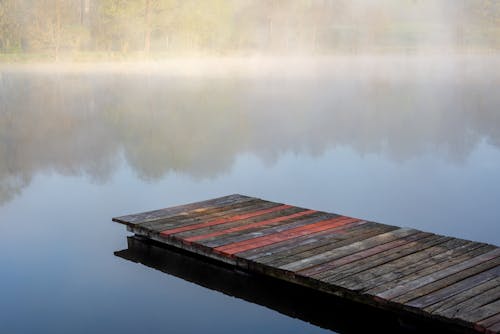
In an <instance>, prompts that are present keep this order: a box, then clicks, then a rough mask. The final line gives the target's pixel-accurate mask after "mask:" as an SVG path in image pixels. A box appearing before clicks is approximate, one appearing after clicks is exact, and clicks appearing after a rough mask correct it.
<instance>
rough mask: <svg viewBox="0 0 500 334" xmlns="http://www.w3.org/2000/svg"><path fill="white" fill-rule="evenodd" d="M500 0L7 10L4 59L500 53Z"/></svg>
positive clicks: (87, 0)
mask: <svg viewBox="0 0 500 334" xmlns="http://www.w3.org/2000/svg"><path fill="white" fill-rule="evenodd" d="M499 26H500V1H498V0H475V1H468V0H461V1H457V0H439V1H432V0H381V1H377V2H366V1H361V0H352V1H347V0H203V1H197V0H1V1H0V52H1V53H42V54H48V55H52V56H55V57H56V58H57V57H58V56H59V55H60V54H62V53H68V52H103V53H107V54H111V53H120V54H128V53H133V52H140V53H144V54H148V53H151V52H162V53H167V54H168V53H170V54H179V53H189V52H207V53H216V54H227V53H235V52H236V53H252V52H287V53H290V52H307V53H310V52H329V51H334V50H346V51H357V50H363V49H373V48H378V49H391V48H398V49H402V48H406V49H415V48H418V47H421V46H424V47H432V48H436V47H443V46H449V45H452V46H453V47H470V48H486V49H492V48H493V49H498V48H499V45H500V32H499V30H500V28H499Z"/></svg>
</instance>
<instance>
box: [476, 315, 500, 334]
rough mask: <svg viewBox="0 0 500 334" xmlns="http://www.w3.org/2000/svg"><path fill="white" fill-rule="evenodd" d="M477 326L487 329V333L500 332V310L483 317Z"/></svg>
mask: <svg viewBox="0 0 500 334" xmlns="http://www.w3.org/2000/svg"><path fill="white" fill-rule="evenodd" d="M477 327H479V328H480V329H481V330H486V333H497V332H500V312H499V313H497V314H495V315H492V316H491V317H488V318H486V319H483V320H481V321H479V322H478V323H477Z"/></svg>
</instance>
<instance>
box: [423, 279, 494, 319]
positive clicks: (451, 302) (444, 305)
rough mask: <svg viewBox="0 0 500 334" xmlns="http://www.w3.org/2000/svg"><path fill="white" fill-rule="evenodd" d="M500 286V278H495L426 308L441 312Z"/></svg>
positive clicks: (457, 306)
mask: <svg viewBox="0 0 500 334" xmlns="http://www.w3.org/2000/svg"><path fill="white" fill-rule="evenodd" d="M499 286H500V278H495V279H492V280H489V281H487V282H484V283H481V284H479V285H477V286H475V287H473V288H471V289H468V290H466V291H463V292H460V293H459V294H457V295H455V296H453V298H447V299H443V300H441V301H439V302H437V303H435V304H432V305H429V306H427V307H425V308H424V310H425V311H426V312H429V313H436V314H440V313H441V312H443V311H446V310H448V309H451V308H453V309H454V308H460V307H461V306H462V305H461V304H462V303H468V302H469V301H470V300H473V299H474V298H476V296H479V295H481V294H482V293H484V292H485V291H488V290H490V289H494V288H497V287H499Z"/></svg>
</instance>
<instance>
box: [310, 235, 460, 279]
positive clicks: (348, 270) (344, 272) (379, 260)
mask: <svg viewBox="0 0 500 334" xmlns="http://www.w3.org/2000/svg"><path fill="white" fill-rule="evenodd" d="M450 239H451V238H447V237H442V236H437V235H430V236H428V237H426V238H423V239H420V240H416V241H413V242H410V243H408V244H405V245H402V246H401V247H396V248H393V249H389V250H387V251H384V252H381V253H379V254H376V255H374V256H370V257H367V258H365V259H360V260H358V261H355V262H352V263H346V264H344V265H342V266H338V267H336V268H333V269H331V270H327V271H325V272H320V273H318V274H315V275H312V277H314V278H317V279H322V280H323V281H325V282H329V283H335V284H338V285H341V286H344V287H347V286H349V287H350V286H352V285H354V286H356V285H357V284H359V283H362V282H364V281H366V279H365V278H364V277H366V276H364V277H363V278H359V277H360V276H363V274H362V273H363V272H365V273H364V275H366V271H368V270H369V269H373V268H380V267H382V266H383V265H384V264H387V263H391V262H393V261H395V260H397V259H401V258H404V257H406V256H408V255H410V254H415V253H417V252H419V251H421V250H425V249H428V248H431V247H432V246H435V245H439V244H442V243H444V242H446V241H449V240H450ZM355 274H358V275H355ZM353 275H355V276H354V277H353Z"/></svg>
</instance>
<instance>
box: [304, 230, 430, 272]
mask: <svg viewBox="0 0 500 334" xmlns="http://www.w3.org/2000/svg"><path fill="white" fill-rule="evenodd" d="M428 236H430V233H426V232H417V233H413V234H410V235H408V236H403V237H401V238H398V239H396V240H393V241H390V242H386V243H383V244H380V245H376V246H374V247H370V248H367V249H364V250H360V251H359V252H355V253H352V254H350V255H346V256H343V257H340V258H336V259H334V260H330V261H328V262H325V263H322V264H319V265H315V266H313V267H309V268H305V269H302V270H300V271H298V273H300V274H301V275H305V276H310V277H312V276H313V275H315V274H318V273H321V272H324V271H327V270H331V269H333V268H336V267H339V266H342V265H344V264H348V263H353V262H356V261H358V260H361V259H364V258H367V257H371V256H373V255H376V254H379V253H382V252H384V251H386V250H389V249H394V248H398V247H400V246H403V245H406V244H408V243H409V242H412V241H414V240H419V239H422V238H426V237H428Z"/></svg>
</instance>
